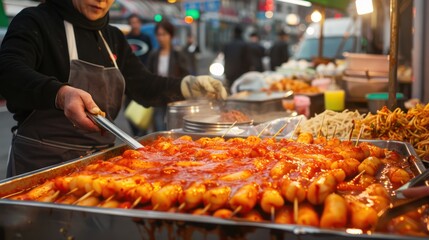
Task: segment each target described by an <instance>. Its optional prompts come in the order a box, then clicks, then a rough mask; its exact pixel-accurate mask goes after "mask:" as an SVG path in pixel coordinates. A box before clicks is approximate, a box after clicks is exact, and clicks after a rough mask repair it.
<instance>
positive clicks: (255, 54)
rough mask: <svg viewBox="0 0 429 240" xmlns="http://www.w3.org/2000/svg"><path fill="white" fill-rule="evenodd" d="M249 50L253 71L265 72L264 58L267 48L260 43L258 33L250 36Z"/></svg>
mask: <svg viewBox="0 0 429 240" xmlns="http://www.w3.org/2000/svg"><path fill="white" fill-rule="evenodd" d="M249 50H250V57H251V66H250V70H251V71H257V72H263V71H264V67H263V65H262V58H263V57H264V56H265V48H264V47H263V46H262V45H261V44H260V38H259V35H258V33H256V32H253V33H251V34H250V36H249Z"/></svg>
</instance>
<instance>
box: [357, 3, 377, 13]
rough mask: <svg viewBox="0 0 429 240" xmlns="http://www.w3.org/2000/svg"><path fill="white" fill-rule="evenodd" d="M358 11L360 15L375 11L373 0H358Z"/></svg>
mask: <svg viewBox="0 0 429 240" xmlns="http://www.w3.org/2000/svg"><path fill="white" fill-rule="evenodd" d="M356 11H357V13H358V14H359V15H363V14H367V13H372V12H373V11H374V8H373V6H372V0H356Z"/></svg>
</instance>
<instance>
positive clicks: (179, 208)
mask: <svg viewBox="0 0 429 240" xmlns="http://www.w3.org/2000/svg"><path fill="white" fill-rule="evenodd" d="M185 207H186V203H182V204H180V206H179V207H178V208H177V211H178V212H180V211H182V210H183V209H184V208H185Z"/></svg>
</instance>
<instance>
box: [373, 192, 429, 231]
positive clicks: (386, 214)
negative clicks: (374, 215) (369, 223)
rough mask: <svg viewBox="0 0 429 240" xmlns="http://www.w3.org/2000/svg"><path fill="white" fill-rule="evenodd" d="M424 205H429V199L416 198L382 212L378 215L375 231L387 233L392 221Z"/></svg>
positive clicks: (424, 197) (423, 197)
mask: <svg viewBox="0 0 429 240" xmlns="http://www.w3.org/2000/svg"><path fill="white" fill-rule="evenodd" d="M424 204H429V197H427V196H422V197H419V198H415V199H412V200H409V201H407V202H405V203H401V204H399V205H396V206H394V207H391V208H388V209H386V210H385V211H382V212H380V213H379V214H378V220H377V224H376V225H375V226H374V228H373V230H374V231H378V232H379V231H385V230H386V229H387V227H388V224H389V222H390V221H391V220H392V219H394V218H396V217H399V216H401V215H403V214H405V213H407V212H409V211H413V210H416V209H417V208H419V207H421V206H422V205H424Z"/></svg>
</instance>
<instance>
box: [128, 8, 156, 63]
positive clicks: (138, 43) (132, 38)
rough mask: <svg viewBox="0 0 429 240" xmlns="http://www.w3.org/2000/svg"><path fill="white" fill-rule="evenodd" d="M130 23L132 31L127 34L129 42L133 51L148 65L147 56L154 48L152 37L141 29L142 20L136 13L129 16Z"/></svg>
mask: <svg viewBox="0 0 429 240" xmlns="http://www.w3.org/2000/svg"><path fill="white" fill-rule="evenodd" d="M128 24H129V25H130V27H131V31H130V33H128V35H127V36H126V38H127V41H128V44H129V45H130V47H131V50H133V53H134V54H135V55H136V56H137V57H138V58H139V59H140V61H141V62H142V63H143V64H145V65H146V63H147V58H148V57H149V53H150V51H151V50H152V43H151V40H150V37H149V36H148V35H147V34H145V33H143V32H142V31H141V27H142V21H141V19H140V17H139V16H137V15H136V14H132V15H130V16H129V17H128Z"/></svg>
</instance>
